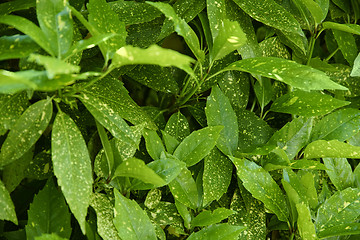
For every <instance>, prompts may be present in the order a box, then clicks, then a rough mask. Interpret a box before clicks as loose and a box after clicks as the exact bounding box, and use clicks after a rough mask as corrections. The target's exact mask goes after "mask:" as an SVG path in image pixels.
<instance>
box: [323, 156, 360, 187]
mask: <svg viewBox="0 0 360 240" xmlns="http://www.w3.org/2000/svg"><path fill="white" fill-rule="evenodd" d="M323 162H324V165H325V167H326V168H327V169H326V173H327V174H328V176H329V178H330V180H331V182H332V183H333V184H334V186H335V187H336V188H337V190H339V191H341V190H345V189H346V188H348V187H353V185H354V175H353V172H352V168H351V165H350V164H349V163H348V160H347V159H346V158H323Z"/></svg>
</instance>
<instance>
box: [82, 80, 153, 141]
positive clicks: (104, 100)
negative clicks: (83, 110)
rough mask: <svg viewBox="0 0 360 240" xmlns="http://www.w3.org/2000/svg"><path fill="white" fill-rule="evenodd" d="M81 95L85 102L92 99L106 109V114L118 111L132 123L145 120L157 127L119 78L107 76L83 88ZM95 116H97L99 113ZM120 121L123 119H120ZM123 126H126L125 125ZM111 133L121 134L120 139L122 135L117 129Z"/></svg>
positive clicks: (151, 125) (150, 125)
mask: <svg viewBox="0 0 360 240" xmlns="http://www.w3.org/2000/svg"><path fill="white" fill-rule="evenodd" d="M80 96H81V98H82V100H83V99H84V101H85V102H86V101H90V102H92V103H93V104H95V103H97V104H96V105H99V106H98V107H101V108H100V109H102V110H106V111H105V114H107V112H108V114H110V116H114V113H116V114H118V115H119V116H120V117H122V118H124V119H125V120H127V121H129V122H131V123H132V124H141V123H144V122H145V123H146V124H147V126H149V127H150V128H154V127H155V125H154V123H153V121H152V119H150V117H149V116H148V115H147V114H146V113H145V112H144V111H143V110H142V109H141V108H140V107H139V106H138V105H137V104H136V103H135V102H134V100H133V99H132V98H131V97H130V96H129V93H128V91H127V89H126V88H125V87H124V86H123V83H122V82H121V81H119V80H118V79H115V78H112V77H105V78H104V79H102V80H100V81H98V82H96V83H95V84H93V85H91V86H90V87H88V88H86V89H84V90H82V92H81V95H80ZM88 106H89V104H88ZM105 106H107V107H106V109H105V108H104V107H105ZM98 107H97V108H98ZM94 111H95V109H94ZM99 114H102V115H104V112H99ZM95 116H97V114H96V115H95ZM105 116H106V115H105ZM105 116H104V117H105ZM99 119H100V118H98V119H97V120H98V121H99V122H101V123H103V122H105V119H104V121H100V120H99ZM118 121H121V120H119V119H118ZM105 126H106V125H105ZM121 126H122V127H124V125H121ZM112 127H114V126H112ZM111 133H112V134H115V135H114V136H115V137H116V136H119V139H120V138H121V137H120V136H121V135H120V134H119V133H117V130H116V131H112V132H111Z"/></svg>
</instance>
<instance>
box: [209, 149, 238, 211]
mask: <svg viewBox="0 0 360 240" xmlns="http://www.w3.org/2000/svg"><path fill="white" fill-rule="evenodd" d="M232 170H233V166H232V163H231V161H230V160H229V159H228V158H227V157H226V156H225V155H224V154H223V153H221V152H220V151H219V150H218V149H217V148H213V149H212V150H211V152H210V153H209V155H208V156H206V157H205V159H204V172H203V191H204V192H203V195H204V197H203V198H204V199H203V206H206V205H207V204H208V203H210V202H211V201H213V200H219V199H220V197H221V196H222V195H223V194H224V193H226V192H227V190H228V187H229V185H230V181H231V177H232Z"/></svg>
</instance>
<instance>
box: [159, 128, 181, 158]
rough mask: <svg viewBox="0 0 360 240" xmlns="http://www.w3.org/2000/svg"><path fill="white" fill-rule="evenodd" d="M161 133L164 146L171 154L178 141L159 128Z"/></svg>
mask: <svg viewBox="0 0 360 240" xmlns="http://www.w3.org/2000/svg"><path fill="white" fill-rule="evenodd" d="M161 133H162V137H163V141H164V144H165V147H166V151H167V152H168V153H170V154H173V153H174V151H175V149H176V148H177V147H178V146H179V144H180V142H179V141H178V140H177V139H176V138H175V137H173V136H172V135H170V134H168V133H167V132H164V131H162V130H161Z"/></svg>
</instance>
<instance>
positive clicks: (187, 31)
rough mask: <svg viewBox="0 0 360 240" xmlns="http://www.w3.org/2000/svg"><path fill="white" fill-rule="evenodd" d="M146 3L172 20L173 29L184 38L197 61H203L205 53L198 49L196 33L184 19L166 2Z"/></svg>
mask: <svg viewBox="0 0 360 240" xmlns="http://www.w3.org/2000/svg"><path fill="white" fill-rule="evenodd" d="M146 3H148V4H150V5H151V6H154V7H156V8H157V9H159V10H160V11H161V12H162V13H163V14H165V16H166V17H167V18H168V19H169V20H171V21H173V23H174V28H175V31H176V32H177V33H178V34H179V35H180V36H182V37H183V38H184V40H185V42H186V44H187V45H188V46H189V48H190V49H191V51H192V52H193V53H194V55H195V57H196V58H197V59H198V60H199V61H204V59H205V54H204V52H203V51H202V50H201V49H200V43H199V39H198V37H197V35H196V33H195V32H194V30H192V28H191V27H190V26H189V25H188V24H187V23H186V21H185V20H184V19H182V18H181V17H179V16H178V15H177V14H176V12H175V10H174V9H173V8H172V7H171V6H170V5H169V4H167V3H161V2H156V3H155V2H146Z"/></svg>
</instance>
